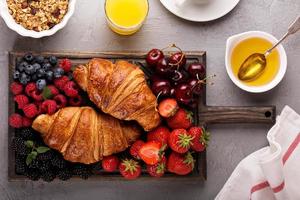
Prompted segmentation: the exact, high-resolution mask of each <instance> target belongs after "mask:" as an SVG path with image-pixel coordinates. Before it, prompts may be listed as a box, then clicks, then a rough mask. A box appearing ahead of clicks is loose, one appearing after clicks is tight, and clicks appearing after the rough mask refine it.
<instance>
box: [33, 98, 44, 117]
mask: <svg viewBox="0 0 300 200" xmlns="http://www.w3.org/2000/svg"><path fill="white" fill-rule="evenodd" d="M34 104H35V105H36V107H37V110H38V115H40V114H43V113H44V111H43V109H42V102H41V101H36V102H34Z"/></svg>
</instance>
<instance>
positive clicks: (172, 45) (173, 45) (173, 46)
mask: <svg viewBox="0 0 300 200" xmlns="http://www.w3.org/2000/svg"><path fill="white" fill-rule="evenodd" d="M169 48H176V49H178V50H179V51H180V53H182V56H181V57H180V60H179V61H178V62H177V63H175V64H169V65H170V68H172V67H173V66H177V70H178V69H179V64H180V63H181V62H182V60H183V58H184V55H185V53H183V51H182V49H181V48H179V47H178V46H176V44H171V45H169V46H167V47H165V48H162V49H161V50H162V51H164V50H166V49H169Z"/></svg>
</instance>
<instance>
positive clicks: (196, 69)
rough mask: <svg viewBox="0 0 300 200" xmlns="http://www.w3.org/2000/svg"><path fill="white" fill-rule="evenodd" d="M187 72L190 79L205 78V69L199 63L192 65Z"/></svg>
mask: <svg viewBox="0 0 300 200" xmlns="http://www.w3.org/2000/svg"><path fill="white" fill-rule="evenodd" d="M188 72H189V74H190V76H191V77H193V78H198V79H204V78H205V67H204V65H202V64H201V63H198V62H197V63H192V64H190V65H189V67H188Z"/></svg>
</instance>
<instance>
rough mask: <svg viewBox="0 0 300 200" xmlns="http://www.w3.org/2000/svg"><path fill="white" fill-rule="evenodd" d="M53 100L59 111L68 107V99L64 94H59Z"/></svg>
mask: <svg viewBox="0 0 300 200" xmlns="http://www.w3.org/2000/svg"><path fill="white" fill-rule="evenodd" d="M53 100H54V101H55V102H56V104H57V109H60V108H63V107H66V105H67V103H68V102H67V99H66V97H65V96H64V95H62V94H58V95H56V96H55V97H54V98H53Z"/></svg>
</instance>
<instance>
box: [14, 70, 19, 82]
mask: <svg viewBox="0 0 300 200" xmlns="http://www.w3.org/2000/svg"><path fill="white" fill-rule="evenodd" d="M20 75H21V73H20V72H19V71H17V70H16V71H14V73H13V78H14V80H16V79H19V78H20Z"/></svg>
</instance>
